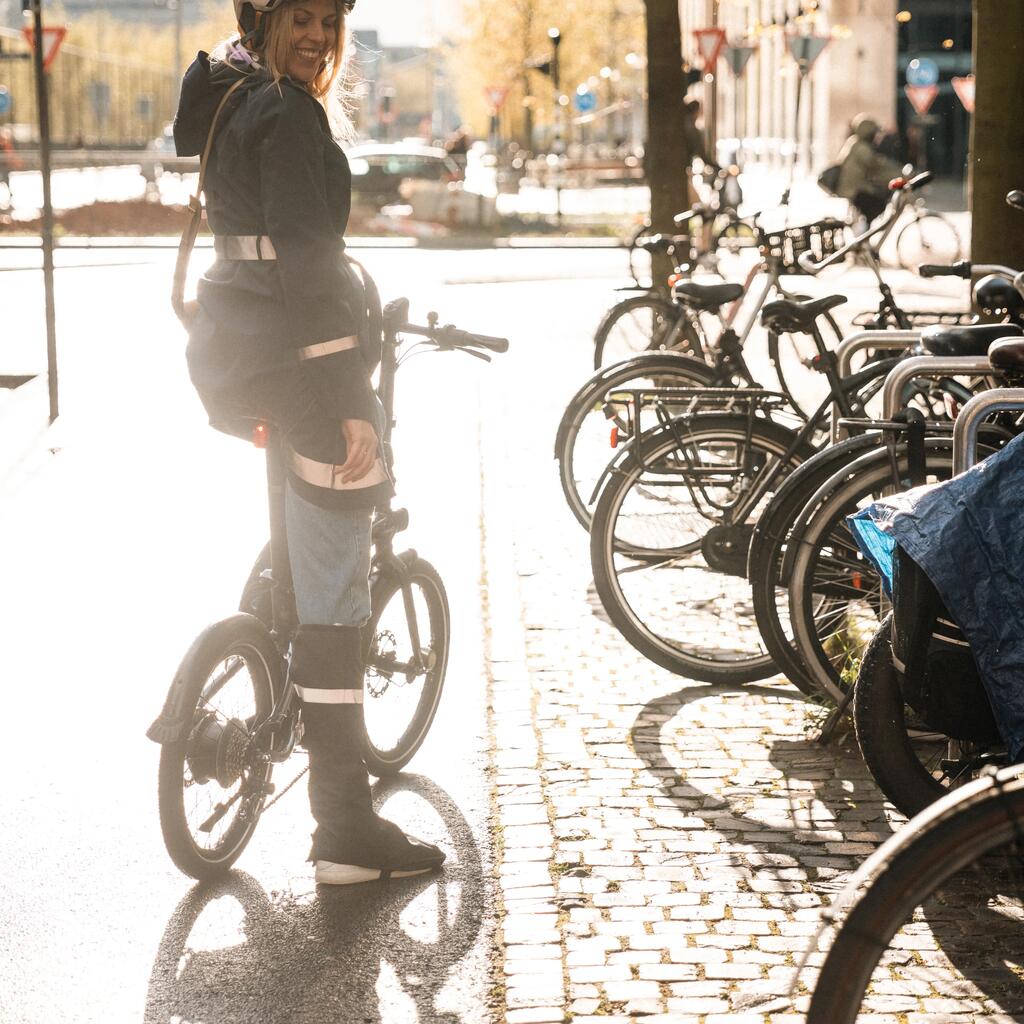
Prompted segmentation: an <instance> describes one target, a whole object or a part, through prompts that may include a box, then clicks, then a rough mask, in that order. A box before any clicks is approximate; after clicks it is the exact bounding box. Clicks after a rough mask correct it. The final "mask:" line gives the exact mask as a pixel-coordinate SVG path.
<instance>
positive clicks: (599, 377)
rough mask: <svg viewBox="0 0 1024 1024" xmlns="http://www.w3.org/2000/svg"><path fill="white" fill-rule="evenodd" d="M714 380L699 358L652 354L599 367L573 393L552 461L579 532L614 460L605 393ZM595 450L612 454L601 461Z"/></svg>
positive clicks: (702, 384)
mask: <svg viewBox="0 0 1024 1024" xmlns="http://www.w3.org/2000/svg"><path fill="white" fill-rule="evenodd" d="M714 381H715V371H714V370H713V369H712V368H711V367H710V366H708V365H707V363H704V362H701V361H700V360H699V359H694V358H693V357H692V356H685V355H682V354H681V353H675V352H650V353H645V354H644V355H641V356H637V357H635V358H634V359H629V360H626V361H624V362H622V363H616V364H614V365H613V366H610V367H608V366H606V367H604V368H602V369H601V370H599V371H598V372H597V373H596V374H594V375H593V376H592V377H591V378H590V379H589V380H588V381H587V382H586V383H585V384H584V385H583V387H581V388H580V389H579V390H578V391H577V392H576V394H575V395H573V397H572V398H571V399H570V400H569V403H568V405H566V407H565V412H564V413H563V414H562V420H561V422H560V423H559V425H558V431H557V433H556V435H555V458H556V459H557V460H558V477H559V482H560V483H561V485H562V493H563V494H564V495H565V500H566V504H567V505H568V506H569V509H570V511H571V512H572V514H573V516H574V517H575V518H576V521H577V522H578V523H579V524H580V525H581V526H582V527H583V529H585V530H589V529H590V521H591V512H590V505H591V497H592V495H593V492H594V487H595V485H596V484H597V482H598V480H599V478H600V472H601V471H602V470H603V469H604V468H605V466H606V465H607V463H608V462H610V461H611V459H612V458H613V457H614V451H613V450H612V449H611V448H610V446H609V442H608V434H609V427H608V425H609V421H610V420H614V419H616V417H615V416H614V413H612V414H611V415H609V411H608V409H609V403H608V402H607V400H606V396H607V394H608V393H609V392H610V391H614V390H619V389H624V388H626V386H627V385H629V384H630V383H631V382H633V383H634V384H635V386H641V387H654V386H655V385H657V386H667V387H710V386H712V385H713V383H714ZM599 449H603V452H611V455H609V457H608V458H606V459H603V460H602V458H601V457H600V456H599V454H598V452H599ZM603 452H602V454H603ZM598 463H600V465H598Z"/></svg>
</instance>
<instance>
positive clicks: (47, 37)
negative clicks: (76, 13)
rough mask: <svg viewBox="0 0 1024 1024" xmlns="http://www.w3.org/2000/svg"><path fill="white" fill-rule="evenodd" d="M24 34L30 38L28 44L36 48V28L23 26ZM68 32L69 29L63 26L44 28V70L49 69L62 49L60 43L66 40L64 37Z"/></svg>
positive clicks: (33, 48)
mask: <svg viewBox="0 0 1024 1024" xmlns="http://www.w3.org/2000/svg"><path fill="white" fill-rule="evenodd" d="M21 31H22V34H23V35H24V36H25V38H26V39H27V40H28V45H29V46H30V47H32V50H33V51H34V50H35V48H36V30H35V29H34V28H23V29H22V30H21ZM67 34H68V30H67V29H66V28H64V27H63V26H61V27H60V28H49V27H47V28H44V29H43V70H44V71H49V70H50V65H51V64H52V63H53V62H54V60H56V58H57V54H58V52H59V51H60V44H61V43H63V42H64V37H65V36H66V35H67Z"/></svg>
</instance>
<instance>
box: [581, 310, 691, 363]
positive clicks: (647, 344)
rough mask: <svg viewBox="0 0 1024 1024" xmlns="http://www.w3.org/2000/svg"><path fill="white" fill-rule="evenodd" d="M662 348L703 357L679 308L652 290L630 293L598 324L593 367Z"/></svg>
mask: <svg viewBox="0 0 1024 1024" xmlns="http://www.w3.org/2000/svg"><path fill="white" fill-rule="evenodd" d="M663 349H669V350H672V351H679V352H682V353H684V354H686V355H692V356H696V357H697V358H698V359H701V360H703V358H704V346H703V344H702V342H701V339H700V336H699V335H698V334H697V331H696V328H695V327H694V326H693V324H691V323H690V321H689V320H688V319H687V318H686V315H685V313H684V312H683V311H682V310H680V309H677V308H676V307H675V306H674V305H673V304H672V303H671V302H669V301H668V300H666V299H663V298H661V297H660V296H659V295H655V294H653V293H651V294H648V295H631V296H630V297H629V298H628V299H623V300H622V302H619V303H616V304H615V305H614V306H612V308H611V309H610V310H608V312H607V313H606V314H605V315H604V318H603V319H602V320H601V323H600V324H599V325H598V328H597V331H596V333H595V334H594V369H595V370H599V369H601V367H602V366H609V365H610V364H612V363H618V362H621V361H622V360H623V359H629V358H630V357H631V356H635V355H639V354H640V353H641V352H656V351H659V350H663Z"/></svg>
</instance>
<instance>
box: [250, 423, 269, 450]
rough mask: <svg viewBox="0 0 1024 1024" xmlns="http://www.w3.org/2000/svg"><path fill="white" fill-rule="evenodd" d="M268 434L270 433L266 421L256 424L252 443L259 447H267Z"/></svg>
mask: <svg viewBox="0 0 1024 1024" xmlns="http://www.w3.org/2000/svg"><path fill="white" fill-rule="evenodd" d="M268 436H269V434H268V432H267V425H266V423H257V424H256V426H255V427H253V428H252V443H253V444H254V445H256V447H257V448H266V447H267V438H268Z"/></svg>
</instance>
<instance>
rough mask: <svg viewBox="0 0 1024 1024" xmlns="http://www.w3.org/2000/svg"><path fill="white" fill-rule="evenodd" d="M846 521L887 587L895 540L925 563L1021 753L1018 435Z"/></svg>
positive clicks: (1022, 487) (1022, 449) (1023, 692)
mask: <svg viewBox="0 0 1024 1024" xmlns="http://www.w3.org/2000/svg"><path fill="white" fill-rule="evenodd" d="M847 522H848V523H849V525H850V528H851V529H852V531H853V534H854V537H855V539H856V540H857V543H858V545H859V546H860V548H861V550H862V551H863V552H864V555H865V557H866V558H867V559H869V560H870V561H871V562H872V564H874V565H875V567H876V568H877V569H878V570H879V572H880V573H881V575H882V578H883V581H885V583H886V589H887V591H889V592H891V584H892V560H893V554H892V553H893V547H894V545H896V544H898V545H899V546H900V547H901V548H903V549H904V550H905V551H906V552H907V553H908V554H909V555H910V557H911V558H913V560H914V561H915V562H917V564H918V565H919V566H921V568H922V569H923V570H924V571H925V573H926V574H927V576H928V578H929V579H930V580H931V581H932V583H933V584H934V585H935V588H936V590H938V592H939V596H940V597H941V598H942V601H943V603H944V604H945V605H946V608H947V610H948V611H949V613H950V615H951V616H952V617H953V619H954V620H955V622H956V623H957V625H958V626H959V627H960V628H961V629H962V630H963V632H964V635H965V636H966V638H967V640H968V641H969V642H970V644H971V651H972V653H973V654H974V660H975V662H976V664H977V666H978V671H979V672H980V674H981V677H982V681H983V683H984V685H985V689H986V692H987V693H988V695H989V700H990V701H991V703H992V712H993V714H994V716H995V719H996V723H997V724H998V726H999V731H1000V732H1001V733H1002V736H1003V739H1004V741H1005V742H1006V746H1007V749H1008V751H1009V753H1010V757H1011V759H1012V760H1014V761H1021V760H1024V435H1021V436H1020V437H1016V438H1014V439H1013V441H1011V442H1010V443H1009V444H1008V445H1007V446H1006V447H1005V448H1003V449H1002V451H1000V452H997V453H996V454H995V455H991V456H989V457H988V458H987V459H985V460H984V461H983V462H980V463H978V464H977V465H976V466H974V467H973V468H972V469H970V470H968V471H967V472H966V473H963V474H961V475H960V476H958V477H954V478H953V479H952V480H947V481H945V482H944V483H941V484H929V485H926V486H924V487H915V488H914V489H913V490H910V491H905V492H904V493H902V494H896V495H893V496H892V497H891V498H884V499H883V500H881V501H878V502H876V503H875V504H873V505H871V506H869V507H868V508H866V509H863V510H862V511H860V512H858V513H857V515H855V516H851V517H850V518H849V519H848V520H847Z"/></svg>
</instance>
